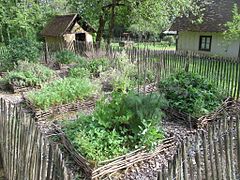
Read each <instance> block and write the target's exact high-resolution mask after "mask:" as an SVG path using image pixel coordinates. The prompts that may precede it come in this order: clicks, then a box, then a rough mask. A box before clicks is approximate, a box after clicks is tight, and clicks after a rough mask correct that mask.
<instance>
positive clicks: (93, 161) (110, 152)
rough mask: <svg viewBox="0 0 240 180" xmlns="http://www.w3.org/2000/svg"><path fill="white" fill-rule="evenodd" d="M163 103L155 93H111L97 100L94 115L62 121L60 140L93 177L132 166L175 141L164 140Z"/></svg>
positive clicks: (164, 104) (165, 103)
mask: <svg viewBox="0 0 240 180" xmlns="http://www.w3.org/2000/svg"><path fill="white" fill-rule="evenodd" d="M165 106H167V102H166V100H165V99H164V97H163V96H161V95H160V94H158V93H152V94H147V95H144V94H137V93H135V92H128V93H123V92H113V93H112V95H111V97H105V98H103V99H102V100H100V101H98V102H97V104H96V108H95V111H94V112H93V114H91V115H80V116H79V118H78V119H77V120H75V121H64V122H63V124H62V127H63V128H62V129H63V131H64V133H60V134H62V135H61V140H62V143H63V144H64V146H65V148H66V149H67V150H68V151H69V152H71V154H72V155H73V156H74V159H75V160H76V162H77V163H78V165H80V166H81V167H83V168H84V169H85V171H86V173H88V174H89V176H91V177H92V178H96V177H99V176H101V175H104V174H106V173H109V172H114V171H116V170H118V169H122V168H125V167H128V166H131V165H132V164H134V163H136V162H139V161H143V160H146V159H149V158H152V157H153V156H155V155H156V154H158V153H161V152H163V151H164V150H165V149H167V148H168V147H171V146H172V145H173V144H175V142H174V140H173V138H170V139H166V140H163V139H164V132H163V130H162V128H161V119H162V117H163V115H164V114H163V111H162V108H164V107H165ZM63 134H65V135H63ZM159 144H160V145H159ZM98 168H99V169H98Z"/></svg>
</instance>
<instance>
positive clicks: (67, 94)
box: [27, 77, 96, 109]
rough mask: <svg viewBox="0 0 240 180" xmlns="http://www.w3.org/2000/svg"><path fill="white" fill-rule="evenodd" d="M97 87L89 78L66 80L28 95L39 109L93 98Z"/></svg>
mask: <svg viewBox="0 0 240 180" xmlns="http://www.w3.org/2000/svg"><path fill="white" fill-rule="evenodd" d="M95 92H96V86H95V85H94V84H93V83H91V81H90V80H89V79H88V78H83V79H79V78H71V77H69V78H65V79H60V80H57V81H55V82H53V83H51V84H49V85H47V86H44V87H43V88H42V89H41V90H39V91H37V92H30V93H28V94H27V97H28V98H29V100H30V101H31V102H32V103H33V104H34V105H35V106H36V107H38V108H41V109H48V108H49V107H51V106H56V105H61V104H66V103H71V102H75V101H77V100H83V99H84V98H87V97H90V96H92V95H93V94H94V93H95Z"/></svg>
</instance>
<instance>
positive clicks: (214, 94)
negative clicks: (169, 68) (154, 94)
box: [159, 72, 224, 117]
mask: <svg viewBox="0 0 240 180" xmlns="http://www.w3.org/2000/svg"><path fill="white" fill-rule="evenodd" d="M159 90H160V92H161V93H164V94H165V97H166V99H167V100H168V101H169V105H170V106H171V107H172V108H174V109H176V110H180V111H182V112H185V113H188V114H190V115H193V116H196V117H199V116H201V115H204V114H206V113H208V112H210V111H212V110H214V109H215V108H216V107H217V106H218V105H219V104H220V103H221V102H222V101H223V98H224V96H223V95H222V93H221V91H220V90H219V89H218V88H217V87H216V86H214V85H213V84H212V83H210V82H208V81H207V79H205V78H203V77H201V76H199V75H197V74H194V73H187V72H179V73H176V74H174V75H172V76H170V77H169V78H167V79H165V80H163V81H160V83H159Z"/></svg>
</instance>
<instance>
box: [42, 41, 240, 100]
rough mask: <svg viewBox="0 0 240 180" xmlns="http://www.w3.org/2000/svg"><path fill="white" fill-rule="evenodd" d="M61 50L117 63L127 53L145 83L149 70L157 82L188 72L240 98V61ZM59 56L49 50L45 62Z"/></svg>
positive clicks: (85, 47) (75, 45)
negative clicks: (117, 59)
mask: <svg viewBox="0 0 240 180" xmlns="http://www.w3.org/2000/svg"><path fill="white" fill-rule="evenodd" d="M58 47H59V49H60V50H63V49H67V50H70V51H73V52H75V53H76V54H79V55H81V56H87V57H90V58H91V57H97V56H108V57H109V58H111V59H115V58H116V57H118V56H119V54H122V53H125V54H126V55H127V56H128V59H129V61H130V62H132V63H135V64H137V68H138V69H137V72H138V76H141V77H144V79H145V76H146V75H147V74H146V70H150V71H152V72H153V73H154V75H155V78H154V79H155V81H160V80H161V79H164V78H166V77H168V76H170V75H171V74H173V73H176V72H178V71H183V70H185V71H189V72H193V73H197V74H200V75H201V76H203V77H205V78H206V79H208V80H209V81H211V82H213V83H214V84H215V85H216V86H218V87H219V89H221V90H222V91H224V92H225V93H226V95H228V96H231V97H234V98H235V99H239V97H240V59H239V58H227V57H219V56H209V55H206V54H199V53H196V52H190V51H187V52H186V51H174V50H150V49H142V48H121V47H107V46H106V45H105V44H102V46H101V47H98V46H97V44H91V43H89V44H86V43H85V42H81V41H73V42H70V43H68V44H59V45H58ZM97 47H98V48H97ZM55 53H56V52H54V51H51V50H50V49H48V50H45V53H44V54H45V56H44V57H45V61H51V60H53V59H54V56H55ZM146 84H147V83H146ZM141 85H142V84H141ZM144 85H145V83H144Z"/></svg>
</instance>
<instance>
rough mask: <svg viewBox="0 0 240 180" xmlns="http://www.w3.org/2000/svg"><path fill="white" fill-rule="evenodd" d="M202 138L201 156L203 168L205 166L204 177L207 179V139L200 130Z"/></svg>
mask: <svg viewBox="0 0 240 180" xmlns="http://www.w3.org/2000/svg"><path fill="white" fill-rule="evenodd" d="M202 139H203V156H204V157H203V158H204V168H205V179H206V180H209V179H210V177H209V164H208V147H207V140H206V134H205V132H203V131H202Z"/></svg>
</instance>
